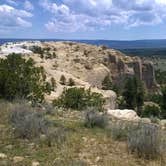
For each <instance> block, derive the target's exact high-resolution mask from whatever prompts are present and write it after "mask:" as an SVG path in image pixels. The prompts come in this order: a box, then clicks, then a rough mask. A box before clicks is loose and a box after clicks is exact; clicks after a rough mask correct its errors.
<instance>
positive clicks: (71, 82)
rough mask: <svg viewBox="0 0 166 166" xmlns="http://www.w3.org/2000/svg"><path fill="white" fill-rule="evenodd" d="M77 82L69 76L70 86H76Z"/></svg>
mask: <svg viewBox="0 0 166 166" xmlns="http://www.w3.org/2000/svg"><path fill="white" fill-rule="evenodd" d="M74 85H75V82H74V80H73V79H72V78H69V82H68V86H74Z"/></svg>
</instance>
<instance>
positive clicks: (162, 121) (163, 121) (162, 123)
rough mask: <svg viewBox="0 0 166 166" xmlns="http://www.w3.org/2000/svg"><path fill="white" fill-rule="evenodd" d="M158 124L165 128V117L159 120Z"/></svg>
mask: <svg viewBox="0 0 166 166" xmlns="http://www.w3.org/2000/svg"><path fill="white" fill-rule="evenodd" d="M160 126H161V127H162V129H166V119H163V120H161V121H160Z"/></svg>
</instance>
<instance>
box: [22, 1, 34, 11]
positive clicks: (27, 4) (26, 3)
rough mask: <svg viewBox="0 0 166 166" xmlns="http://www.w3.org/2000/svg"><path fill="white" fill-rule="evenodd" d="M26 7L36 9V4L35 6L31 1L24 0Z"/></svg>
mask: <svg viewBox="0 0 166 166" xmlns="http://www.w3.org/2000/svg"><path fill="white" fill-rule="evenodd" d="M24 8H25V9H26V10H33V9H34V6H33V4H32V3H31V2H30V1H28V0H26V1H25V2H24Z"/></svg>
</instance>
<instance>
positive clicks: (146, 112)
mask: <svg viewBox="0 0 166 166" xmlns="http://www.w3.org/2000/svg"><path fill="white" fill-rule="evenodd" d="M160 114H161V109H160V107H159V106H158V105H154V104H153V105H146V106H144V109H143V111H142V116H143V117H149V118H150V117H160Z"/></svg>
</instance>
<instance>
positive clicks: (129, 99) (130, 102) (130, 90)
mask: <svg viewBox="0 0 166 166" xmlns="http://www.w3.org/2000/svg"><path fill="white" fill-rule="evenodd" d="M144 94H145V92H144V88H143V83H142V82H141V81H140V80H139V79H137V78H135V77H133V78H128V79H127V81H126V84H125V87H124V92H123V97H124V99H125V101H126V108H128V109H135V108H137V113H138V114H139V115H141V111H142V110H141V109H142V106H143V102H144Z"/></svg>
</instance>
